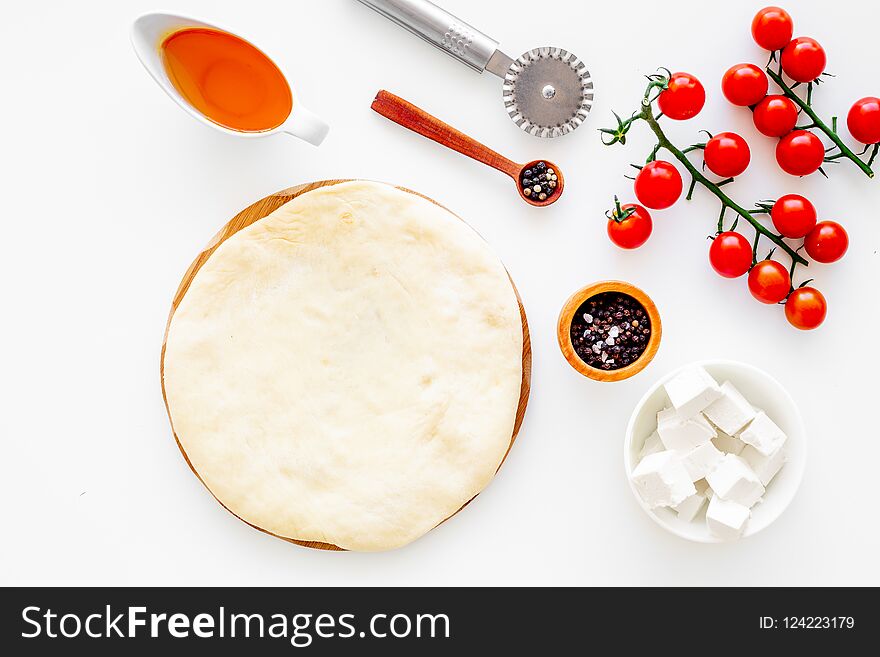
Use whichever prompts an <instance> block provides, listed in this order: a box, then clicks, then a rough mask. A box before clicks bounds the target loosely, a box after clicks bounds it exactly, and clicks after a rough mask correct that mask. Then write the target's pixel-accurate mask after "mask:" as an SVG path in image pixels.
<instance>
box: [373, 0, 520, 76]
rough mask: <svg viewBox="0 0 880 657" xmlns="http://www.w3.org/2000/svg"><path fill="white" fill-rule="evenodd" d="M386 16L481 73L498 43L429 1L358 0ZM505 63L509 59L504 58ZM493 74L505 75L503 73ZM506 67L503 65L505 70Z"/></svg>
mask: <svg viewBox="0 0 880 657" xmlns="http://www.w3.org/2000/svg"><path fill="white" fill-rule="evenodd" d="M360 1H361V2H362V3H363V4H365V5H367V6H368V7H370V8H372V9H375V10H376V11H377V12H379V13H380V14H382V15H383V16H385V17H386V18H388V19H390V20H392V21H394V22H395V23H397V24H398V25H400V26H401V27H405V28H406V29H407V30H409V31H410V32H412V33H413V34H415V35H416V36H419V37H421V38H422V39H424V40H425V41H427V42H428V43H430V44H431V45H433V46H436V47H437V48H439V49H440V50H443V51H444V52H446V53H447V54H449V55H451V56H452V57H455V59H457V60H459V61H460V62H464V63H465V64H467V65H468V66H470V67H471V68H472V69H474V70H476V71H479V72H480V73H482V72H483V71H484V70H486V67H487V65H488V64H489V62H490V60H491V59H492V58H493V55H495V54H496V52H498V53H499V54H498V55H497V56H495V59H496V60H497V59H498V58H499V57H502V56H503V57H506V55H503V53H500V52H499V51H498V42H497V41H495V40H494V39H492V38H491V37H489V36H487V35H485V34H483V33H482V32H480V31H479V30H478V29H476V28H475V27H472V26H471V25H468V24H467V23H465V22H464V21H463V20H461V19H460V18H456V17H455V16H453V15H452V14H450V13H449V12H448V11H446V10H444V9H441V8H440V7H438V6H437V5H435V4H434V3H433V2H428V0H360ZM506 59H507V60H508V62H507V63H508V65H509V64H510V62H512V60H511V59H510V58H509V57H506ZM495 68H496V67H494V66H493V67H490V71H491V72H492V73H496V75H500V76H501V77H504V72H501V73H497V72H496V71H495V70H494V69H495ZM506 70H507V67H506V66H505V67H504V71H506Z"/></svg>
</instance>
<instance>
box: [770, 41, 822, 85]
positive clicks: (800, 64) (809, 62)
mask: <svg viewBox="0 0 880 657" xmlns="http://www.w3.org/2000/svg"><path fill="white" fill-rule="evenodd" d="M825 60H826V58H825V49H824V48H823V47H822V46H820V45H819V42H818V41H816V40H815V39H811V38H810V37H798V38H797V39H792V41H791V43H789V44H788V45H787V46H785V48H784V49H783V51H782V57H781V60H780V61H781V62H782V70H783V71H785V73H786V75H788V77H790V78H791V79H792V80H794V81H795V82H812V81H813V80H815V79H816V78H818V77H819V76H820V75H822V71H824V70H825Z"/></svg>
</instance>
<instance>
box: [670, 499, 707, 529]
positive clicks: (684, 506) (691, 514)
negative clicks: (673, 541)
mask: <svg viewBox="0 0 880 657" xmlns="http://www.w3.org/2000/svg"><path fill="white" fill-rule="evenodd" d="M705 503H706V496H705V495H703V494H701V493H700V492H696V493H694V494H693V495H691V496H690V497H687V498H685V500H684V501H683V502H682V503H681V504H678V505H677V506H675V507H674V508H675V512H676V513H677V514H678V517H679V518H681V519H682V520H684V521H685V522H691V521H692V520H693V519H694V518H696V517H697V514H698V513H699V512H700V509H702V508H703V505H704V504H705Z"/></svg>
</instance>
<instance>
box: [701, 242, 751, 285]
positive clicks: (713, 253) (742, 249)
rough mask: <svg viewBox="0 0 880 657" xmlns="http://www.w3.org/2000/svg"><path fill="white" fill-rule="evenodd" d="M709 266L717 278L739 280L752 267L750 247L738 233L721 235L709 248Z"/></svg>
mask: <svg viewBox="0 0 880 657" xmlns="http://www.w3.org/2000/svg"><path fill="white" fill-rule="evenodd" d="M709 264H711V265H712V269H714V270H715V271H716V272H717V273H718V275H719V276H724V278H739V277H740V276H742V275H743V274H745V273H746V272H747V271H748V270H749V267H751V266H752V245H751V244H749V241H748V240H747V239H746V238H745V237H744V236H743V235H742V234H740V233H737V232H734V231H732V230H730V231H727V232H726V233H721V234H719V235H717V236H716V237H715V239H714V240H712V246H710V247H709Z"/></svg>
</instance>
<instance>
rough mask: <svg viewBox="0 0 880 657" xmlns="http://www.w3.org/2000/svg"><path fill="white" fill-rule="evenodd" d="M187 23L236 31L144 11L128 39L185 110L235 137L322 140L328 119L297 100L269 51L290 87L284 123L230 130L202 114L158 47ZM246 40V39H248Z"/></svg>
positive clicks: (193, 25)
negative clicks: (173, 76) (179, 88)
mask: <svg viewBox="0 0 880 657" xmlns="http://www.w3.org/2000/svg"><path fill="white" fill-rule="evenodd" d="M188 27H203V28H213V29H215V30H220V31H222V32H228V33H229V34H233V35H235V32H232V31H230V30H227V29H225V28H222V27H219V26H217V25H212V24H210V23H206V22H204V21H200V20H196V19H194V18H186V17H184V16H175V15H174V14H162V13H151V14H144V15H143V16H141V17H140V18H138V19H137V20H135V22H134V23H133V24H132V26H131V43H132V45H133V46H134V51H135V53H136V54H137V56H138V59H140V60H141V64H143V65H144V68H146V69H147V72H148V73H149V74H150V75H151V76H153V79H154V80H155V81H156V83H157V84H158V85H159V86H160V87H162V89H164V90H165V93H167V94H168V95H169V96H170V97H171V98H172V99H173V100H174V102H176V103H177V104H178V105H180V107H181V108H182V109H183V110H184V111H185V112H187V113H188V114H189V115H190V116H192V117H193V118H194V119H196V120H198V121H201V122H202V123H204V124H206V125H209V126H211V127H212V128H214V129H215V130H219V131H220V132H224V133H226V134H227V135H233V136H235V137H266V136H268V135H274V134H277V133H279V132H286V133H287V134H289V135H293V136H294V137H299V138H300V139H302V140H304V141H307V142H309V143H310V144H314V145H315V146H318V145H320V143H321V142H322V141H324V137H326V136H327V132H328V131H329V130H330V126H329V125H327V123H325V122H324V121H323V120H322V119H321V118H319V117H318V116H316V115H315V114H313V113H312V112H310V111H309V110H307V109H306V108H305V107H303V105H302V103H300V102H299V99H298V98H297V96H296V92H295V91H294V89H293V87H292V86H291V84H290V78H289V76H288V75H287V74H286V73H285V72H284V69H282V68H281V67H280V66H279V65H278V62H277V61H276V60H275V59H273V58H272V57H269V55H267V57H269V59H271V60H272V61H273V62H274V63H275V65H276V66H278V70H279V71H281V74H282V75H283V76H284V79H285V80H286V81H287V86H288V88H289V89H290V95H291V97H292V99H293V108H292V109H291V111H290V114H289V115H288V117H287V118H286V119H285V120H284V123H282V124H281V125H279V126H277V127H275V128H272V129H271V130H260V131H244V130H231V129H229V128H226V127H224V126H222V125H219V124H217V123H215V122H214V121H211V120H210V119H209V118H207V117H206V116H205V115H204V114H202V113H201V112H199V111H198V110H197V109H195V108H194V107H193V106H192V105H190V104H189V102H187V100H186V99H185V98H184V97H183V96H181V95H180V93H179V92H178V91H177V89H176V88H175V87H174V85H173V84H172V83H171V80H169V79H168V75H167V74H166V73H165V67H164V65H163V64H162V57H161V53H160V50H159V49H160V46H161V44H162V41H163V40H164V39H165V37H167V36H168V35H170V34H172V33H173V32H176V31H177V30H180V29H184V28H188ZM236 36H238V35H236ZM239 38H243V37H239ZM245 40H246V41H247V39H245ZM248 43H250V42H248Z"/></svg>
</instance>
